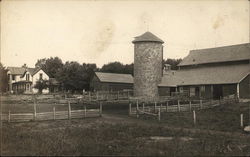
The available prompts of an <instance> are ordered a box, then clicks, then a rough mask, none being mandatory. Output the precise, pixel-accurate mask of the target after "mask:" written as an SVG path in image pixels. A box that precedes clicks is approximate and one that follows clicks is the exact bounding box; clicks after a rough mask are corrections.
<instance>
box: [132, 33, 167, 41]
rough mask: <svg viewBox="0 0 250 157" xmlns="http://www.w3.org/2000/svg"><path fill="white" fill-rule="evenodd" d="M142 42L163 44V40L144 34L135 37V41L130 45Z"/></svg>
mask: <svg viewBox="0 0 250 157" xmlns="http://www.w3.org/2000/svg"><path fill="white" fill-rule="evenodd" d="M142 41H148V42H159V43H164V41H163V40H161V39H160V38H158V37H157V36H155V35H154V34H153V33H151V32H145V33H144V34H142V35H140V36H137V37H135V39H134V40H133V41H132V43H136V42H142Z"/></svg>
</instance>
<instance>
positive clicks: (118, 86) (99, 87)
mask: <svg viewBox="0 0 250 157" xmlns="http://www.w3.org/2000/svg"><path fill="white" fill-rule="evenodd" d="M124 89H130V90H132V89H133V84H132V83H113V82H100V80H99V79H98V78H97V77H96V76H94V77H93V79H92V80H91V82H90V90H91V91H121V90H124Z"/></svg>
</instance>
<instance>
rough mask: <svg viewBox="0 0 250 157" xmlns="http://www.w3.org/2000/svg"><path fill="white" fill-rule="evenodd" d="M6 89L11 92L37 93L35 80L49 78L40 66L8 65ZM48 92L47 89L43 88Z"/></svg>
mask: <svg viewBox="0 0 250 157" xmlns="http://www.w3.org/2000/svg"><path fill="white" fill-rule="evenodd" d="M7 70H8V72H7V75H8V91H9V92H11V93H27V94H28V93H37V92H38V90H37V89H35V88H34V85H35V84H36V81H38V80H41V79H42V80H49V79H50V78H49V76H48V75H47V74H46V72H44V71H43V70H42V69H41V68H23V67H8V68H7ZM42 92H43V93H48V92H49V89H44V90H43V91H42Z"/></svg>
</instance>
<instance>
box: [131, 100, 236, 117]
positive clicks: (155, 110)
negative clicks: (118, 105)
mask: <svg viewBox="0 0 250 157" xmlns="http://www.w3.org/2000/svg"><path fill="white" fill-rule="evenodd" d="M235 102H238V100H237V99H236V98H225V99H220V100H186V101H185V100H182V101H181V100H177V104H176V105H175V104H171V105H170V101H166V102H165V103H157V102H155V103H154V105H153V106H152V105H147V106H146V104H145V103H143V102H141V103H139V101H138V100H137V101H136V105H135V107H132V104H133V103H132V102H131V103H129V115H136V116H137V117H139V115H140V114H145V115H150V116H154V117H157V118H158V120H159V121H160V119H161V112H187V111H189V112H191V111H194V110H202V109H208V108H213V107H215V106H219V105H222V104H226V103H235Z"/></svg>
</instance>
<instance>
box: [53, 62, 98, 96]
mask: <svg viewBox="0 0 250 157" xmlns="http://www.w3.org/2000/svg"><path fill="white" fill-rule="evenodd" d="M95 69H96V64H85V63H84V64H82V65H80V64H79V63H78V62H66V63H65V64H64V66H63V67H62V68H61V69H60V70H59V72H58V73H57V75H58V76H57V78H58V81H59V82H61V83H62V85H63V88H64V89H65V90H71V91H72V92H73V91H82V90H83V89H87V90H88V89H89V84H90V79H91V77H92V76H93V75H94V70H95Z"/></svg>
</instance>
